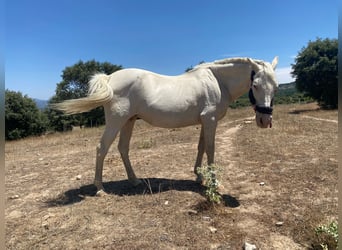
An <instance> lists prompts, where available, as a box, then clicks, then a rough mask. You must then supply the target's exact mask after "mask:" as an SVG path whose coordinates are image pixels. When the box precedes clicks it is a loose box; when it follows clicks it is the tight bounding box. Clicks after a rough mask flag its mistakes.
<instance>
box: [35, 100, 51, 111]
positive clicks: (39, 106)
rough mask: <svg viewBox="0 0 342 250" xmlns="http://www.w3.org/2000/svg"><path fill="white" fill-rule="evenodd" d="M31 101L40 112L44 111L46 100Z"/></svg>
mask: <svg viewBox="0 0 342 250" xmlns="http://www.w3.org/2000/svg"><path fill="white" fill-rule="evenodd" d="M33 101H34V102H35V103H36V105H37V107H38V108H39V109H40V110H43V109H45V108H46V107H47V105H48V101H47V100H40V99H36V98H33Z"/></svg>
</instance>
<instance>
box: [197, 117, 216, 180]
mask: <svg viewBox="0 0 342 250" xmlns="http://www.w3.org/2000/svg"><path fill="white" fill-rule="evenodd" d="M201 122H202V128H201V135H200V139H199V143H198V153H197V159H196V164H195V174H196V175H197V179H196V181H197V182H199V183H201V184H203V177H202V175H201V174H199V173H198V168H199V167H200V166H201V164H202V159H203V154H204V152H205V153H206V154H207V158H208V165H211V164H213V163H214V154H215V134H216V127H217V121H216V119H215V116H209V115H208V116H203V117H202V121H201Z"/></svg>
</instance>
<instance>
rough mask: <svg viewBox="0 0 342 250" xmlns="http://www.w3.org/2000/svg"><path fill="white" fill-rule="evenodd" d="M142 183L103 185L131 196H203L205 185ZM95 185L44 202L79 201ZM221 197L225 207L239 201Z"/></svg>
mask: <svg viewBox="0 0 342 250" xmlns="http://www.w3.org/2000/svg"><path fill="white" fill-rule="evenodd" d="M142 180H143V183H142V184H140V185H138V186H136V187H133V186H132V184H131V183H129V181H128V180H120V181H111V182H104V183H103V186H104V189H105V192H106V193H107V194H108V195H119V196H132V195H153V194H156V193H163V192H167V191H170V190H176V191H191V192H196V193H199V194H201V195H203V196H204V191H205V187H203V186H202V185H200V184H199V183H197V182H195V181H192V180H174V179H164V178H147V179H142ZM96 191H97V190H96V187H95V185H93V184H91V185H84V186H81V187H80V188H75V189H70V190H68V191H66V192H64V193H63V194H61V195H59V196H58V197H55V198H53V199H50V200H47V201H46V204H47V205H48V206H50V207H53V206H65V205H70V204H74V203H77V202H81V201H82V200H84V199H85V197H87V196H95V195H96ZM222 199H223V202H224V205H225V206H226V207H238V206H240V203H239V201H238V200H237V199H236V198H235V197H233V196H231V195H229V194H223V195H222Z"/></svg>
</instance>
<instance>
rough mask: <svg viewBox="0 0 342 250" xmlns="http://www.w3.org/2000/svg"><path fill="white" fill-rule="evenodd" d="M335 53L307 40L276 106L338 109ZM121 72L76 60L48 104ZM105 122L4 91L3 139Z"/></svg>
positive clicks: (98, 115) (330, 42) (327, 43)
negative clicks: (290, 85)
mask: <svg viewBox="0 0 342 250" xmlns="http://www.w3.org/2000/svg"><path fill="white" fill-rule="evenodd" d="M337 51H338V41H337V39H320V38H318V39H317V40H316V41H309V43H308V44H307V46H305V47H303V48H302V49H301V50H300V52H299V53H298V55H297V57H296V59H295V63H294V64H293V65H292V70H293V71H292V75H293V76H294V78H295V79H296V80H295V86H296V89H297V90H298V91H299V92H298V91H294V90H293V89H292V90H291V89H290V90H287V94H283V96H279V98H278V101H277V102H276V103H278V104H281V103H289V102H293V101H297V100H299V102H300V101H302V102H307V101H312V100H315V101H317V102H318V104H319V105H320V106H321V107H322V108H337V107H338V97H337V94H338V92H337V82H338V78H337V65H338V62H337ZM120 69H122V66H121V65H115V64H111V63H109V62H103V63H100V62H97V61H95V60H91V61H87V62H83V61H79V62H77V63H76V64H74V65H72V66H69V67H66V68H65V69H64V70H63V71H62V81H61V82H60V83H58V84H57V86H56V91H55V95H54V96H53V97H52V98H50V100H49V102H48V103H49V104H52V103H56V102H61V101H63V100H67V99H74V98H81V97H84V96H86V95H87V92H88V81H89V80H90V77H91V76H92V75H93V74H94V73H99V72H102V73H105V74H111V73H113V72H115V71H117V70H120ZM187 70H188V69H187ZM187 70H186V71H187ZM291 91H292V92H291ZM282 93H285V92H282ZM276 98H277V96H276ZM276 100H277V99H276ZM246 105H249V102H248V99H247V97H246V96H242V97H241V98H240V99H238V100H237V101H236V102H235V103H234V104H232V105H231V107H233V108H236V107H240V106H246ZM104 122H105V119H104V112H103V108H102V107H99V108H97V109H94V110H92V111H90V112H87V113H82V114H77V115H70V116H67V115H64V114H63V113H61V112H59V111H56V110H52V109H50V108H49V106H48V107H47V108H46V109H45V110H43V111H41V110H39V109H38V108H37V106H36V104H35V102H34V101H33V100H32V99H31V98H29V97H28V96H27V95H22V94H21V93H20V92H15V91H10V90H6V91H5V138H6V140H14V139H19V138H23V137H27V136H30V135H41V134H43V133H45V132H47V131H67V130H71V128H72V126H81V127H83V126H85V127H93V126H99V125H103V124H104Z"/></svg>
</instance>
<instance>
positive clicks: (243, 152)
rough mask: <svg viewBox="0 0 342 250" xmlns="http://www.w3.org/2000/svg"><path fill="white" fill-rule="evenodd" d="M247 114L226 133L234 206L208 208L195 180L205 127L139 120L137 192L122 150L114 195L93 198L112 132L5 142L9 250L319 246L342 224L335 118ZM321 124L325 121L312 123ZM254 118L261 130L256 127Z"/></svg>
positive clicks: (220, 158) (111, 178) (228, 201)
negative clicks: (267, 125) (325, 231)
mask: <svg viewBox="0 0 342 250" xmlns="http://www.w3.org/2000/svg"><path fill="white" fill-rule="evenodd" d="M251 116H253V111H251V109H250V108H244V109H237V110H229V111H228V113H227V115H226V117H225V118H224V119H223V120H222V121H221V123H220V125H219V128H218V131H217V143H216V163H217V164H218V165H220V166H221V167H222V168H223V170H224V171H223V176H222V180H221V182H222V184H223V185H224V190H223V191H222V193H223V195H224V201H225V204H224V205H222V206H216V207H210V206H208V204H206V203H205V198H204V197H203V188H202V187H201V186H199V185H198V184H197V183H195V182H194V180H195V176H194V174H193V164H194V161H195V157H196V151H197V140H198V136H199V127H196V126H194V127H187V128H182V129H161V128H154V127H151V126H149V125H147V124H146V123H144V122H142V121H138V122H137V124H136V127H135V130H134V134H133V138H132V142H131V152H130V156H131V160H132V164H133V166H134V168H135V171H136V174H137V175H138V176H139V177H140V178H144V182H145V185H142V186H140V187H137V188H132V187H131V186H130V185H129V183H128V182H127V181H126V174H125V171H124V168H123V164H122V162H121V160H120V156H119V153H118V152H117V150H116V147H115V146H114V145H116V143H114V144H113V147H112V148H111V150H110V152H109V153H108V155H107V158H106V160H105V165H104V182H105V183H104V186H105V189H106V191H107V192H108V195H106V196H103V197H97V196H94V194H95V189H94V186H93V185H92V182H93V176H94V161H95V159H94V157H95V147H96V145H97V143H98V141H99V138H100V136H101V133H102V130H103V128H95V129H84V130H78V131H74V132H70V133H63V134H53V135H47V136H43V137H39V138H27V139H24V140H20V141H14V142H6V145H5V157H6V158H5V159H6V211H5V218H6V247H7V248H8V249H241V248H242V246H243V243H244V242H245V241H247V242H249V243H253V244H255V245H256V246H257V247H258V249H310V246H311V244H313V243H315V235H314V231H313V228H314V227H316V226H317V225H318V224H319V223H321V222H330V221H331V220H333V219H336V218H337V181H338V179H337V111H321V110H317V107H316V105H315V104H306V105H284V106H282V105H279V106H276V107H275V111H274V122H273V128H272V129H258V128H257V127H256V125H255V122H254V121H252V120H251V119H250V117H251ZM314 118H319V119H314ZM251 121H252V122H251Z"/></svg>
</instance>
